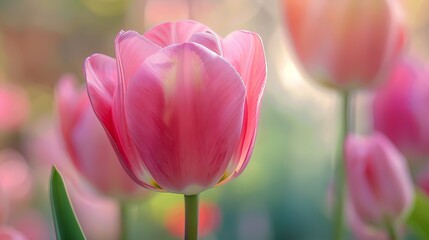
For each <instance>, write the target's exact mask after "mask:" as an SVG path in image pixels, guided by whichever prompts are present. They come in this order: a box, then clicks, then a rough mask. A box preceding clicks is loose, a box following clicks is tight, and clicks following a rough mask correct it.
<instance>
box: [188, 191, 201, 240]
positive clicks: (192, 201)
mask: <svg viewBox="0 0 429 240" xmlns="http://www.w3.org/2000/svg"><path fill="white" fill-rule="evenodd" d="M185 240H198V195H185Z"/></svg>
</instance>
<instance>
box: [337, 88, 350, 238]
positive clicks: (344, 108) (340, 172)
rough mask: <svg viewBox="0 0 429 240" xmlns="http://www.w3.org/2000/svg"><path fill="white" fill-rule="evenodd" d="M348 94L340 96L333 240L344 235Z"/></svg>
mask: <svg viewBox="0 0 429 240" xmlns="http://www.w3.org/2000/svg"><path fill="white" fill-rule="evenodd" d="M349 108H350V93H349V92H343V93H342V96H341V114H340V115H341V122H340V131H339V139H338V153H337V154H338V155H337V163H336V166H335V171H336V172H335V197H336V199H335V208H334V215H333V216H334V232H333V235H334V237H333V239H334V240H340V239H342V237H343V235H344V205H345V204H344V202H345V196H346V169H345V159H344V152H345V151H344V146H345V144H344V143H345V140H346V137H347V134H348V132H349V130H350V129H349V127H350V126H349V111H350V109H349Z"/></svg>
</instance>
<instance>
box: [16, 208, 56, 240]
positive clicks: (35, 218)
mask: <svg viewBox="0 0 429 240" xmlns="http://www.w3.org/2000/svg"><path fill="white" fill-rule="evenodd" d="M12 226H13V227H14V228H15V229H16V230H18V231H19V232H21V233H22V234H23V235H25V236H26V237H27V238H28V239H29V240H46V239H50V238H51V232H53V231H51V229H50V224H49V222H48V220H47V218H46V217H44V216H43V215H42V214H41V213H40V212H38V211H36V210H29V211H26V212H24V213H22V214H20V215H19V216H16V217H15V218H14V220H13V223H12ZM52 230H53V229H52Z"/></svg>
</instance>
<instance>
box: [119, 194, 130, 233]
mask: <svg viewBox="0 0 429 240" xmlns="http://www.w3.org/2000/svg"><path fill="white" fill-rule="evenodd" d="M119 205H120V214H121V220H120V221H121V229H120V231H121V240H127V239H128V204H127V202H126V201H121V202H120V203H119Z"/></svg>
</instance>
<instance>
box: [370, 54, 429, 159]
mask: <svg viewBox="0 0 429 240" xmlns="http://www.w3.org/2000/svg"><path fill="white" fill-rule="evenodd" d="M428 106H429V68H428V67H427V66H425V65H424V64H422V63H420V62H418V61H416V60H414V59H409V58H408V59H402V60H401V61H400V62H398V64H397V65H396V66H395V67H394V68H393V70H392V71H391V74H390V76H389V79H388V83H387V85H386V86H384V87H382V88H380V89H378V90H377V92H376V94H375V99H374V103H373V116H374V128H375V129H376V130H377V131H380V132H382V133H383V134H385V135H386V136H387V137H389V138H390V140H392V142H393V143H394V144H395V145H396V146H397V147H398V149H399V150H400V151H401V152H402V153H403V154H405V156H407V158H409V159H425V158H428V157H429V121H428V119H429V108H428Z"/></svg>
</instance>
